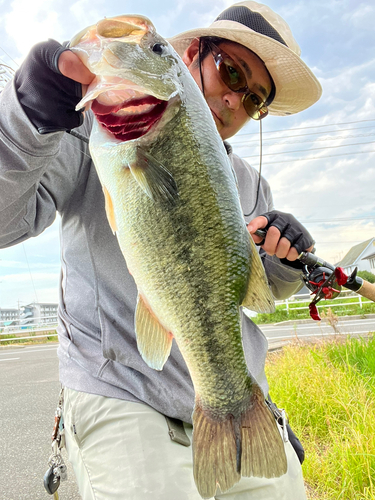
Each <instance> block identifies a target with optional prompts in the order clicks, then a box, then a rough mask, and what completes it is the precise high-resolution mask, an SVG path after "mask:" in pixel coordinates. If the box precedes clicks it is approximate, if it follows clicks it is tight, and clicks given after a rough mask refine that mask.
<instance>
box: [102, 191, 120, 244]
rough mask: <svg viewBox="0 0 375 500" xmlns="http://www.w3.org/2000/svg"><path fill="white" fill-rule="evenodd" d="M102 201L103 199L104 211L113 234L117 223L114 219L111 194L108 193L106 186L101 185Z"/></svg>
mask: <svg viewBox="0 0 375 500" xmlns="http://www.w3.org/2000/svg"><path fill="white" fill-rule="evenodd" d="M103 193H104V201H105V213H106V214H107V219H108V222H109V225H110V226H111V229H112V232H113V234H115V232H116V231H117V224H116V219H115V210H114V208H113V202H112V198H111V195H110V194H109V192H108V190H107V188H106V187H105V186H103Z"/></svg>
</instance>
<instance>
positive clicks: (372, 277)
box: [357, 271, 375, 283]
mask: <svg viewBox="0 0 375 500" xmlns="http://www.w3.org/2000/svg"><path fill="white" fill-rule="evenodd" d="M357 276H359V277H360V278H362V279H364V280H366V281H368V282H369V283H375V274H373V273H370V271H358V273H357Z"/></svg>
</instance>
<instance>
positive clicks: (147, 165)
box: [129, 147, 178, 205]
mask: <svg viewBox="0 0 375 500" xmlns="http://www.w3.org/2000/svg"><path fill="white" fill-rule="evenodd" d="M129 168H130V171H131V173H132V174H133V176H134V178H135V180H136V181H137V182H138V184H139V185H140V187H141V188H142V189H143V191H144V192H145V193H146V194H147V196H148V197H149V198H151V199H152V200H155V201H156V200H160V201H163V202H167V203H169V204H171V205H175V204H176V201H177V199H178V190H177V185H176V182H175V180H174V179H173V176H172V174H171V173H170V172H169V171H168V170H167V169H166V168H165V167H164V166H163V165H162V164H161V163H160V162H159V161H158V160H156V159H155V158H154V157H153V156H152V155H150V154H149V153H146V151H144V150H143V149H142V148H140V147H137V148H136V151H135V155H134V159H133V160H132V161H130V162H129Z"/></svg>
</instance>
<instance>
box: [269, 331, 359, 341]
mask: <svg viewBox="0 0 375 500" xmlns="http://www.w3.org/2000/svg"><path fill="white" fill-rule="evenodd" d="M354 333H355V334H358V333H366V334H368V333H369V332H368V330H365V331H363V332H340V333H335V332H332V333H321V334H319V335H316V334H315V333H305V334H303V333H302V334H301V335H298V334H297V335H282V336H280V337H266V338H267V340H274V339H296V340H298V338H299V337H317V338H319V337H320V336H321V337H326V336H330V337H333V336H338V337H339V336H340V335H351V334H354Z"/></svg>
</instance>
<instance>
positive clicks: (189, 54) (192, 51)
mask: <svg viewBox="0 0 375 500" xmlns="http://www.w3.org/2000/svg"><path fill="white" fill-rule="evenodd" d="M198 51H199V38H194V40H193V41H192V42H191V43H190V45H189V47H188V48H187V49H186V50H185V52H184V55H183V56H182V60H183V61H184V63H185V64H186V66H187V67H188V68H189V67H190V65H191V64H192V62H193V61H194V59H195V58H196V56H198Z"/></svg>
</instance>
